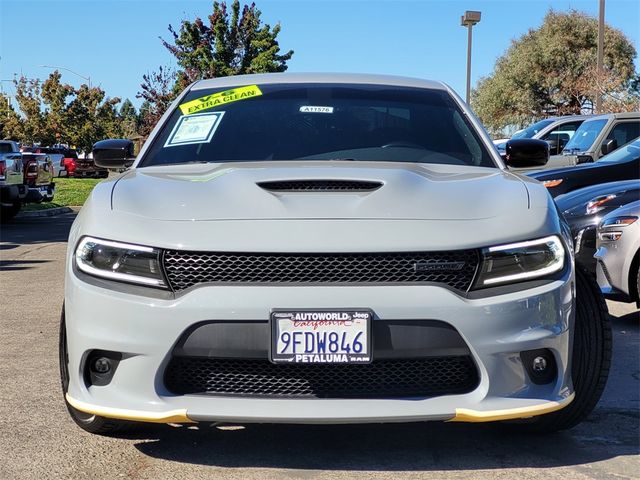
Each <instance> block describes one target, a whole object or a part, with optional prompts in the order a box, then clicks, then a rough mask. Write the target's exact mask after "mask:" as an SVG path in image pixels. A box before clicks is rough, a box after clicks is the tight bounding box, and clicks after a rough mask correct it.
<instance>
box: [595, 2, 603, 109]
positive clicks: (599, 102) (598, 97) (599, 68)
mask: <svg viewBox="0 0 640 480" xmlns="http://www.w3.org/2000/svg"><path fill="white" fill-rule="evenodd" d="M599 3H600V8H599V12H598V60H597V66H596V70H597V76H598V81H597V82H596V85H597V87H596V88H598V87H599V85H600V84H601V82H602V74H603V72H602V55H603V50H604V0H600V2H599ZM595 113H602V92H601V91H600V88H598V90H597V91H596V112H595Z"/></svg>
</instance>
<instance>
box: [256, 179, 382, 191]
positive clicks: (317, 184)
mask: <svg viewBox="0 0 640 480" xmlns="http://www.w3.org/2000/svg"><path fill="white" fill-rule="evenodd" d="M256 185H258V186H259V187H260V188H263V189H264V190H267V191H269V192H372V191H374V190H377V189H378V188H380V187H381V186H382V185H383V184H382V182H370V181H366V180H276V181H268V182H257V183H256Z"/></svg>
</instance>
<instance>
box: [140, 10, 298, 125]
mask: <svg viewBox="0 0 640 480" xmlns="http://www.w3.org/2000/svg"><path fill="white" fill-rule="evenodd" d="M228 10H229V9H228V7H227V4H226V2H221V3H220V2H214V3H213V13H212V14H211V15H209V17H208V24H206V23H205V22H204V21H203V20H202V19H201V18H199V17H197V18H196V19H195V20H194V21H189V20H183V21H182V23H181V24H180V29H179V31H176V30H175V29H174V28H173V26H171V25H169V32H170V33H171V35H172V37H173V38H172V42H170V41H166V40H164V39H162V38H160V39H161V41H162V44H163V45H164V47H165V48H166V49H167V50H168V51H169V52H170V53H171V55H173V56H174V57H175V59H176V62H177V64H178V70H177V71H176V72H173V71H171V70H168V69H166V68H164V69H163V68H162V67H160V69H159V70H158V71H157V72H153V73H150V74H147V75H145V76H144V77H143V83H142V85H141V88H142V91H141V92H140V93H139V94H138V97H139V98H144V99H145V100H146V101H148V102H149V103H150V106H151V108H150V112H149V113H148V114H145V118H148V119H149V121H152V122H154V123H155V121H157V119H158V118H159V117H160V116H161V115H162V114H163V113H164V111H165V110H166V109H167V107H168V106H169V104H170V102H171V101H172V100H173V99H174V98H175V97H176V96H177V95H178V93H180V92H181V91H182V90H184V88H186V87H187V86H188V85H189V84H190V83H192V82H194V81H196V80H200V79H203V78H216V77H223V76H230V75H240V74H248V73H268V72H284V71H286V70H287V62H288V61H289V60H290V59H291V57H292V56H293V50H289V51H288V52H286V53H284V54H281V53H280V45H279V43H278V41H277V37H278V34H279V33H280V25H279V24H277V25H275V26H274V27H271V26H270V25H269V24H264V23H262V21H261V19H260V16H261V12H260V10H258V9H257V8H256V6H255V3H252V4H251V5H244V6H243V7H242V9H241V8H240V2H239V0H233V2H232V3H231V9H230V12H229V11H228ZM168 86H169V87H170V88H167V87H168ZM144 130H145V131H147V130H150V128H149V127H148V125H147V126H146V127H145V128H144ZM147 133H148V132H147Z"/></svg>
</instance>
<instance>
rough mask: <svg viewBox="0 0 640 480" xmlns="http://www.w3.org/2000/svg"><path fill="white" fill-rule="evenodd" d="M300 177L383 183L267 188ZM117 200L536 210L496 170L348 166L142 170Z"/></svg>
mask: <svg viewBox="0 0 640 480" xmlns="http://www.w3.org/2000/svg"><path fill="white" fill-rule="evenodd" d="M294 180H296V181H300V180H302V181H314V180H324V181H327V180H329V181H354V180H355V181H366V182H375V183H378V184H380V186H379V188H377V189H375V190H370V191H360V190H354V191H350V190H341V191H295V192H292V191H273V190H269V189H265V188H263V187H262V186H260V184H261V183H263V182H291V181H294ZM280 186H281V187H282V186H283V185H280ZM284 186H285V187H286V185H284ZM111 200H112V209H113V210H114V211H115V212H121V213H127V214H131V215H137V216H141V217H145V218H147V219H156V220H172V221H176V220H185V221H205V220H254V219H255V220H265V219H274V220H278V219H394V220H403V219H405V220H406V219H419V220H471V219H482V218H491V217H505V216H506V217H508V216H516V215H518V214H519V213H522V212H523V211H524V210H527V209H528V207H529V195H528V191H527V188H526V186H525V183H524V182H523V181H522V180H521V179H520V178H518V177H517V176H516V175H513V174H511V173H509V172H505V171H503V170H500V169H496V168H481V167H461V166H451V165H427V164H415V163H400V164H399V163H381V162H342V161H336V162H331V161H322V162H311V161H305V162H293V161H288V162H259V163H258V162H252V163H247V162H237V163H233V164H231V163H226V164H183V165H171V166H169V165H167V166H157V167H145V168H138V169H133V170H131V171H129V172H128V173H127V174H125V175H124V176H123V177H122V178H121V179H120V180H118V181H117V182H116V183H115V184H114V186H113V190H112V194H111Z"/></svg>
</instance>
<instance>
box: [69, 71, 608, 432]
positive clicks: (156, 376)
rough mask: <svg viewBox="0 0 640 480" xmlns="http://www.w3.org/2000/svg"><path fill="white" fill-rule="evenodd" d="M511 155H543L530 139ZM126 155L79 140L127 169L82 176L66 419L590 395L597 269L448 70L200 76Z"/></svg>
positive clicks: (566, 422) (386, 414) (233, 415)
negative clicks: (430, 75) (589, 267)
mask: <svg viewBox="0 0 640 480" xmlns="http://www.w3.org/2000/svg"><path fill="white" fill-rule="evenodd" d="M248 127H250V131H251V135H250V136H251V138H250V139H249V140H246V139H245V138H246V135H243V133H245V134H246V129H247V128H248ZM425 132H428V134H427V135H426V134H425ZM243 137H244V138H243ZM509 149H510V161H511V162H519V163H520V164H521V165H522V164H525V163H527V162H535V163H536V164H539V163H544V162H546V161H547V160H548V155H549V146H548V144H547V143H545V142H543V141H541V140H532V139H518V140H510V142H509ZM133 150H134V145H133V143H132V142H131V141H129V140H123V139H120V140H118V139H114V140H104V141H101V142H98V143H96V144H95V145H94V150H93V153H94V158H95V160H96V163H98V165H102V166H105V167H108V168H113V169H121V168H128V167H131V168H130V169H129V170H128V171H126V172H125V173H123V174H122V175H121V176H119V177H118V178H116V179H114V180H112V181H109V180H107V181H105V182H101V183H99V184H98V185H97V186H96V187H95V189H94V190H93V191H92V193H91V197H90V199H89V201H88V202H87V203H86V204H85V206H84V207H83V209H82V212H81V214H80V215H78V216H77V217H76V220H75V222H74V224H73V226H72V228H71V234H70V237H69V249H68V254H67V263H66V269H65V301H64V306H63V311H62V316H61V325H60V342H59V345H60V357H59V358H60V360H61V361H60V369H61V370H60V374H61V379H62V385H63V392H64V401H65V402H66V405H67V408H68V411H69V413H70V414H71V416H72V418H73V419H74V421H75V422H76V423H77V424H78V425H79V426H80V427H81V428H83V429H85V430H87V431H89V432H92V433H107V432H113V431H114V430H117V429H118V428H122V427H125V428H126V426H128V425H130V423H126V422H125V423H122V420H125V421H129V422H130V421H132V420H134V421H147V422H150V421H152V422H170V423H192V422H205V423H209V422H218V421H224V420H227V421H229V420H231V419H233V421H236V422H240V423H243V422H250V423H252V422H258V423H270V422H285V423H286V422H295V423H315V424H317V423H363V422H373V423H379V422H415V421H429V420H435V421H443V420H449V421H463V422H468V421H470V422H486V421H502V420H513V419H522V422H520V423H519V425H518V426H519V428H523V429H528V430H534V431H538V432H544V431H546V432H550V431H556V430H560V429H566V428H571V427H573V426H574V425H576V424H577V423H579V422H580V421H581V420H583V419H584V418H586V417H587V415H588V414H589V412H590V411H591V410H592V409H593V407H594V406H595V405H596V403H597V401H598V399H599V397H600V394H601V392H602V389H603V388H604V384H605V382H606V377H607V372H608V368H609V367H608V364H609V359H610V352H611V350H610V344H609V342H607V341H606V339H607V338H608V337H609V335H610V323H609V316H608V314H607V312H606V305H605V303H604V302H603V301H602V298H601V293H600V291H599V289H598V286H597V284H596V282H595V279H592V278H590V277H589V276H588V275H587V274H586V273H584V271H583V270H581V269H576V268H575V267H574V262H573V259H572V256H571V253H570V252H571V242H572V239H571V237H570V235H569V230H568V227H567V225H566V223H565V221H564V219H563V217H562V216H561V215H560V214H559V212H558V210H557V208H556V206H555V205H554V203H553V200H552V199H551V197H550V196H549V194H548V192H547V191H546V189H545V188H544V187H543V186H542V185H541V184H540V183H539V182H537V181H535V180H533V179H530V178H527V177H524V176H516V175H513V174H511V173H510V172H508V171H505V167H504V165H503V163H502V161H501V160H500V157H499V155H498V153H497V152H496V151H495V149H494V148H493V145H492V144H491V141H490V139H489V138H488V136H487V135H486V133H485V131H484V129H483V128H482V125H481V124H480V123H479V122H478V121H477V119H476V118H475V117H474V115H473V113H472V112H471V110H470V109H469V107H468V106H467V105H466V104H465V103H464V101H463V100H462V99H460V98H459V97H458V96H457V95H456V94H455V92H453V91H452V90H451V89H450V88H449V87H447V86H446V85H443V84H442V83H439V82H431V81H426V80H418V79H410V78H402V77H388V76H373V75H348V74H271V75H268V74H267V75H245V76H235V77H222V78H216V79H213V80H203V81H199V82H196V83H194V84H192V85H190V86H189V87H188V89H187V90H186V91H185V92H184V93H182V94H181V95H179V96H178V98H177V100H176V101H175V102H174V103H173V104H172V105H171V107H170V108H169V110H168V111H167V114H166V115H165V116H164V117H163V118H162V120H161V123H160V124H159V125H158V128H156V129H155V130H154V133H153V134H152V136H151V137H150V138H149V140H148V141H147V143H146V145H145V148H143V150H142V151H141V153H140V155H139V156H138V157H137V158H135V155H134V153H133ZM132 164H133V166H132ZM160 326H161V327H160Z"/></svg>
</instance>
